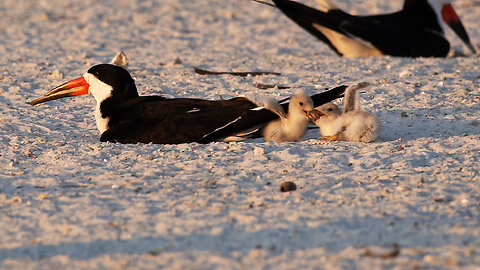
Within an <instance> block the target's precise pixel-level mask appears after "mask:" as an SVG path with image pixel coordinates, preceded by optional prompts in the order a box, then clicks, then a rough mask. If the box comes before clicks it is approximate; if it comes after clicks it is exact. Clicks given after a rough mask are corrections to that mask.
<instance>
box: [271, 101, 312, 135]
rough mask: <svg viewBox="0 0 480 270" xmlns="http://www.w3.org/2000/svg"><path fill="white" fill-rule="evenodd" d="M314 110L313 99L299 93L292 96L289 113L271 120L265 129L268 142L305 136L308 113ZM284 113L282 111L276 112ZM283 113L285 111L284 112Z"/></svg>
mask: <svg viewBox="0 0 480 270" xmlns="http://www.w3.org/2000/svg"><path fill="white" fill-rule="evenodd" d="M311 110H313V101H312V99H311V98H310V97H309V96H308V95H306V94H304V93H299V94H296V95H295V96H293V97H292V99H291V100H290V103H289V104H288V114H287V115H286V117H280V119H277V120H275V121H272V122H270V123H269V124H268V125H267V126H266V127H265V129H264V131H263V136H264V139H265V141H267V142H296V141H299V140H301V139H302V138H303V136H304V135H305V133H306V131H307V125H308V121H309V119H308V117H307V113H308V112H309V111H311ZM276 113H277V114H279V115H282V112H280V113H279V112H276ZM283 115H285V113H284V112H283Z"/></svg>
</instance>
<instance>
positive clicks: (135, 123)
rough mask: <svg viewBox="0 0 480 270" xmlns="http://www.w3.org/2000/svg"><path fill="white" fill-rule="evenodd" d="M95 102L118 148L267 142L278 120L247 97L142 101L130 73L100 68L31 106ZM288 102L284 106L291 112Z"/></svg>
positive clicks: (325, 96) (339, 91)
mask: <svg viewBox="0 0 480 270" xmlns="http://www.w3.org/2000/svg"><path fill="white" fill-rule="evenodd" d="M345 88H346V86H339V87H336V88H333V89H330V90H328V91H325V92H322V93H318V94H316V95H313V96H311V99H312V101H313V104H314V106H319V105H321V104H323V103H326V102H329V101H332V100H334V99H336V98H338V97H340V96H342V95H343V92H344V90H345ZM89 93H91V94H92V95H93V96H94V98H95V100H96V107H95V120H96V124H97V128H98V130H99V131H100V134H101V135H100V141H102V142H118V143H162V144H177V143H190V142H198V143H210V142H215V141H243V140H247V139H251V138H260V137H262V131H263V128H264V127H265V126H266V125H267V124H268V123H269V122H271V121H273V120H275V119H277V118H278V117H279V116H278V115H277V114H276V113H275V112H272V111H271V110H269V109H267V108H264V107H262V106H261V104H260V106H259V105H258V104H256V103H255V102H254V101H252V100H250V99H248V98H246V97H236V98H231V99H227V100H205V99H194V98H165V97H162V96H139V94H138V92H137V88H136V86H135V82H134V80H133V78H132V76H131V75H130V73H129V72H128V71H127V70H126V69H124V68H122V67H120V66H116V65H112V64H99V65H95V66H93V67H91V68H90V69H89V70H88V71H87V72H86V73H85V74H84V75H83V76H82V77H79V78H77V79H74V80H71V81H69V82H66V83H64V84H61V85H59V86H57V87H55V88H54V89H52V90H51V91H49V92H48V93H46V94H45V95H44V96H42V97H40V98H37V99H35V100H32V101H31V102H29V103H30V104H31V105H37V104H41V103H44V102H47V101H51V100H56V99H60V98H64V97H72V96H78V95H87V94H89ZM287 102H288V99H285V100H283V101H282V102H281V103H280V105H279V106H282V107H283V109H284V110H286V111H288V104H287Z"/></svg>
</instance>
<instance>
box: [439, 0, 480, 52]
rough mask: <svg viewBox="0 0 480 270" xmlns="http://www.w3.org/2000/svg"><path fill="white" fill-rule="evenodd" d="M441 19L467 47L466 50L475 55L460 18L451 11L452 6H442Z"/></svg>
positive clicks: (453, 10)
mask: <svg viewBox="0 0 480 270" xmlns="http://www.w3.org/2000/svg"><path fill="white" fill-rule="evenodd" d="M441 13H442V19H443V21H444V22H445V23H446V24H447V25H448V26H450V28H452V30H453V31H454V32H455V33H456V34H457V36H458V37H459V38H460V39H461V40H462V41H463V42H464V43H465V45H467V47H468V49H470V51H471V52H472V53H473V54H475V53H476V50H475V47H473V45H472V43H471V42H470V37H469V36H468V34H467V30H465V27H464V26H463V24H462V21H461V20H460V17H458V15H457V12H455V9H453V6H452V4H444V5H443V6H442V11H441Z"/></svg>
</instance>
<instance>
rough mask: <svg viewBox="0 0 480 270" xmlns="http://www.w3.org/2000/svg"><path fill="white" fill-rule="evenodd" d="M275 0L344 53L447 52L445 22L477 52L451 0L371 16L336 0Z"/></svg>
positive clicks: (408, 2)
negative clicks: (312, 1) (306, 0)
mask: <svg viewBox="0 0 480 270" xmlns="http://www.w3.org/2000/svg"><path fill="white" fill-rule="evenodd" d="M272 1H273V3H274V6H276V7H277V8H279V9H280V10H281V11H282V12H283V13H284V14H285V15H287V16H288V17H289V18H290V19H292V20H293V21H294V22H295V23H297V24H298V25H299V26H301V27H302V28H304V29H305V30H307V31H308V32H309V33H310V34H312V35H314V36H315V37H317V38H318V39H320V40H321V41H323V42H325V43H326V44H327V45H328V46H329V47H330V48H331V49H332V50H334V51H335V52H336V53H337V54H338V55H340V56H345V57H368V56H384V55H392V56H404V57H445V56H447V54H448V52H449V50H450V43H449V42H448V40H447V39H446V38H445V33H444V27H443V26H444V24H447V25H448V26H450V28H451V29H452V30H453V31H454V32H455V33H456V34H457V36H458V37H459V38H460V39H461V40H462V41H463V42H464V43H465V45H466V46H467V47H468V48H469V49H470V51H471V52H472V53H473V54H475V53H476V50H475V48H474V46H473V45H472V43H471V42H470V38H469V36H468V34H467V31H466V30H465V27H464V26H463V24H462V22H461V20H460V18H459V17H458V15H457V13H456V12H455V9H454V8H453V6H452V5H451V4H450V2H451V0H405V1H404V4H403V8H402V10H400V11H398V12H394V13H389V14H379V15H370V16H355V15H351V14H348V13H346V12H345V11H343V10H341V9H339V8H337V7H336V6H335V5H334V4H333V3H332V2H331V1H330V0H317V2H318V3H319V5H320V6H321V7H322V9H323V10H317V9H314V8H311V7H308V6H306V5H303V4H301V3H298V2H295V1H290V0H272ZM257 2H259V1H257ZM260 2H261V1H260ZM261 3H264V4H268V3H265V2H261ZM272 6H273V5H272Z"/></svg>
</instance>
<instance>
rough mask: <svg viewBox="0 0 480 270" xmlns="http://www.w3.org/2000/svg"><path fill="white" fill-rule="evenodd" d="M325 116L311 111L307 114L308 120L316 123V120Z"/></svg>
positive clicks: (316, 111) (319, 112)
mask: <svg viewBox="0 0 480 270" xmlns="http://www.w3.org/2000/svg"><path fill="white" fill-rule="evenodd" d="M325 115H326V114H324V113H323V112H321V111H319V110H315V109H314V110H311V111H309V112H308V113H307V117H308V118H310V119H311V120H312V121H314V122H315V121H317V120H318V118H320V117H322V116H325Z"/></svg>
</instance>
